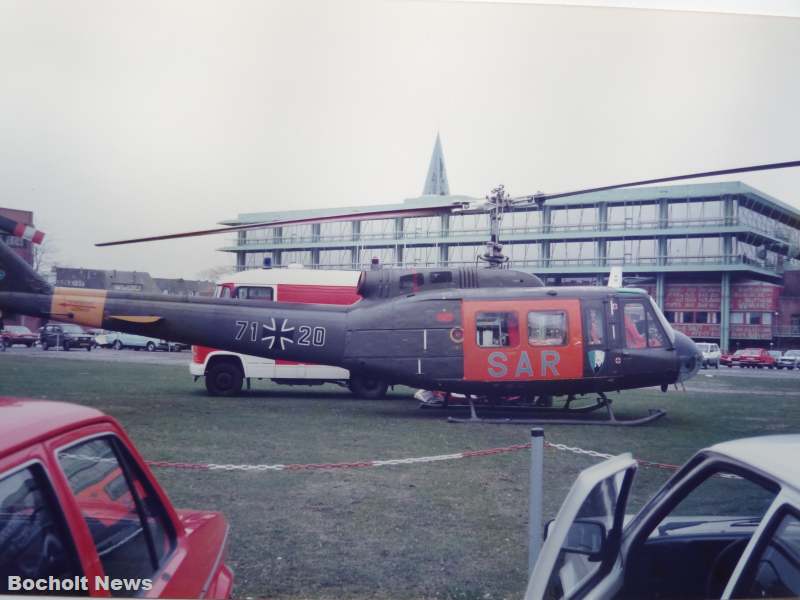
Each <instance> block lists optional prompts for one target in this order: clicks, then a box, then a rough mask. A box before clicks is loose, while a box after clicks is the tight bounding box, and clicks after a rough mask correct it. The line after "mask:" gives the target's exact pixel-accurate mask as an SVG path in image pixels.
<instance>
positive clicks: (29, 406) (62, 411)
mask: <svg viewBox="0 0 800 600" xmlns="http://www.w3.org/2000/svg"><path fill="white" fill-rule="evenodd" d="M0 413H2V415H3V418H2V419H0V457H2V456H5V455H6V454H10V453H11V452H14V451H15V450H17V449H19V448H21V447H24V446H30V445H31V444H34V443H36V442H39V441H41V440H43V439H46V438H49V437H52V436H53V435H54V434H57V433H60V432H62V431H67V430H69V429H75V428H77V427H80V426H83V425H88V424H90V423H96V422H98V421H109V420H111V418H110V417H108V416H106V415H104V414H103V413H102V412H100V411H99V410H96V409H94V408H89V407H86V406H80V405H78V404H70V403H68V402H54V401H52V400H31V399H27V398H13V397H7V396H0Z"/></svg>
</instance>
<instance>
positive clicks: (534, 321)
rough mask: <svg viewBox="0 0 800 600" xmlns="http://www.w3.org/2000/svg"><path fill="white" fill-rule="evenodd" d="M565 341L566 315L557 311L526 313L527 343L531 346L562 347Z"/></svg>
mask: <svg viewBox="0 0 800 600" xmlns="http://www.w3.org/2000/svg"><path fill="white" fill-rule="evenodd" d="M566 340H567V315H566V313H564V312H563V311H558V310H537V311H531V312H529V313H528V343H529V344H530V345H531V346H563V345H564V344H565V343H566Z"/></svg>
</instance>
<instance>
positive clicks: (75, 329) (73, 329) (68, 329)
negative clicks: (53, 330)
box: [61, 323, 84, 333]
mask: <svg viewBox="0 0 800 600" xmlns="http://www.w3.org/2000/svg"><path fill="white" fill-rule="evenodd" d="M61 331H63V332H64V333H84V331H83V329H81V328H80V327H79V326H78V325H72V324H71V323H67V324H66V325H62V326H61Z"/></svg>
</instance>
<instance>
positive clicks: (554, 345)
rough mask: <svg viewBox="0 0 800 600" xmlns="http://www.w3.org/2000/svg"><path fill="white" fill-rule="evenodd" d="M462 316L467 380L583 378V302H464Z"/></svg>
mask: <svg viewBox="0 0 800 600" xmlns="http://www.w3.org/2000/svg"><path fill="white" fill-rule="evenodd" d="M463 314H464V379H465V380H466V381H484V382H503V381H551V380H564V379H578V378H580V377H582V376H583V357H582V355H583V352H582V349H583V337H582V324H581V313H580V301H579V300H577V299H563V300H561V299H559V300H554V299H546V300H513V301H511V300H497V301H486V300H480V301H470V300H465V301H464V304H463Z"/></svg>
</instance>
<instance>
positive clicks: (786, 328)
mask: <svg viewBox="0 0 800 600" xmlns="http://www.w3.org/2000/svg"><path fill="white" fill-rule="evenodd" d="M773 331H774V332H775V336H776V337H800V325H776V326H775V327H774V329H773Z"/></svg>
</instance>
